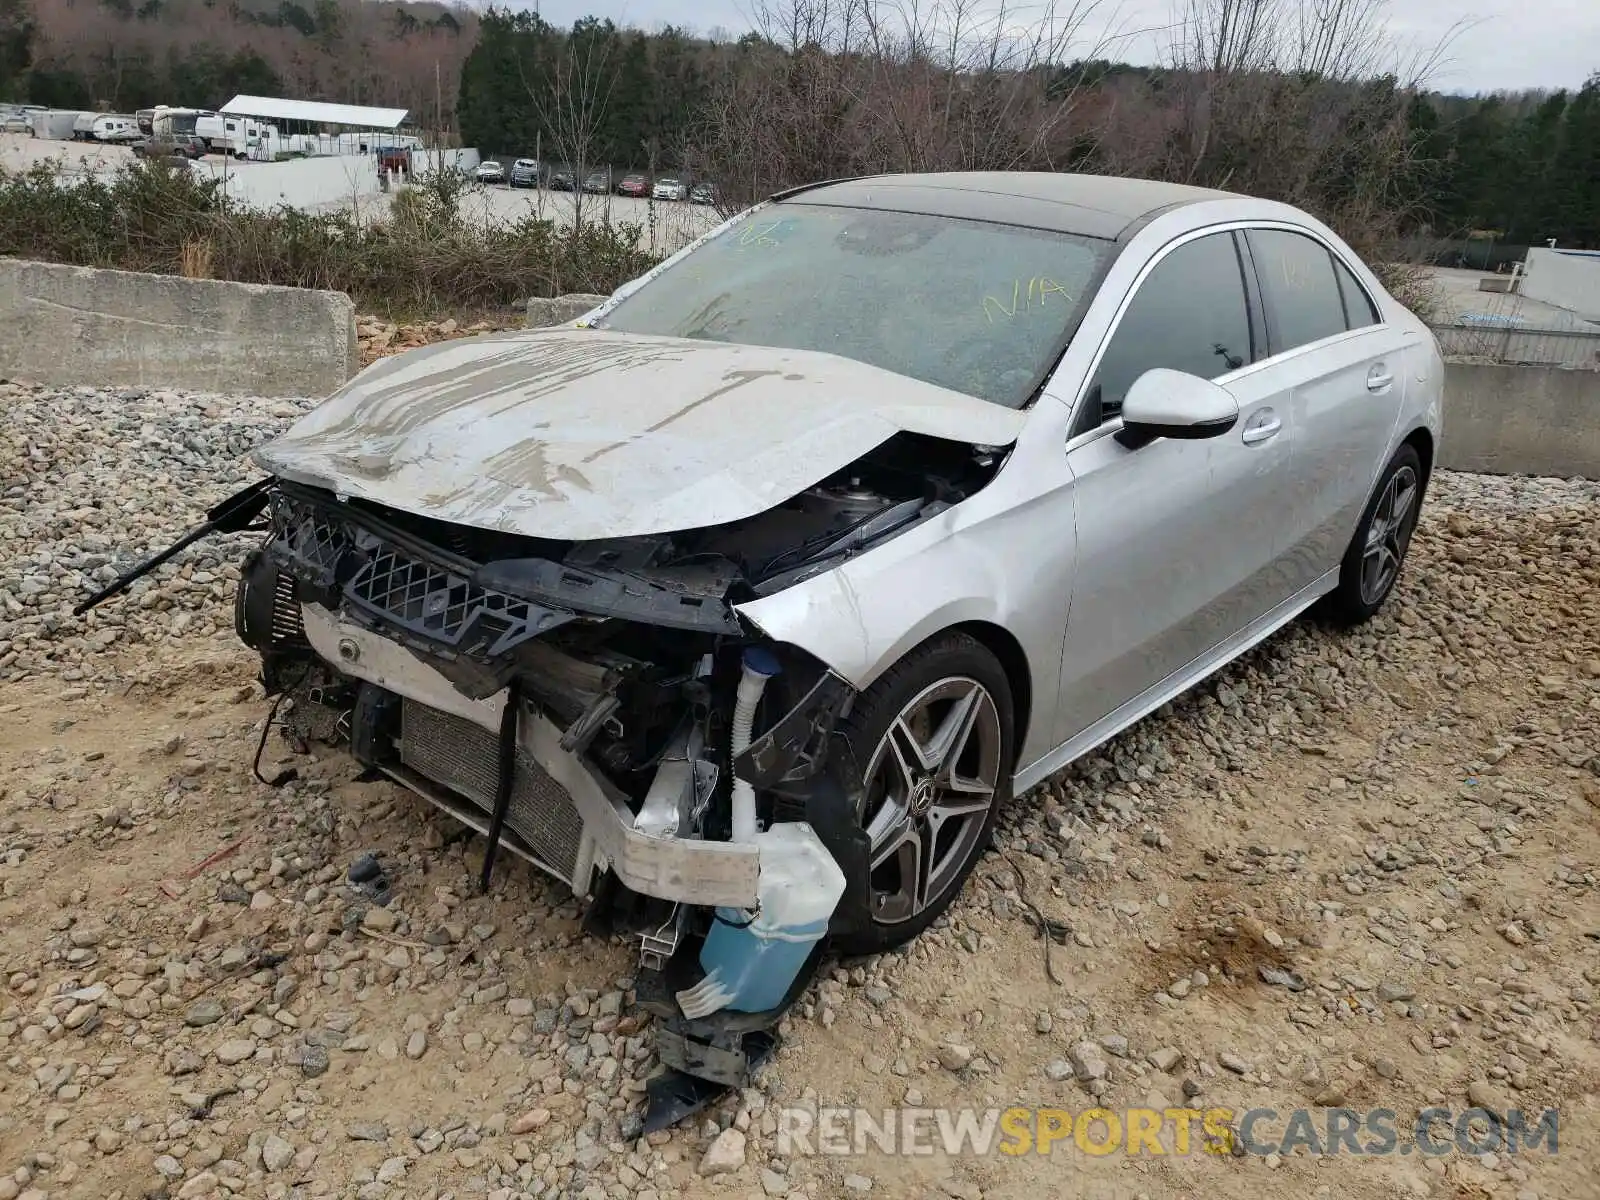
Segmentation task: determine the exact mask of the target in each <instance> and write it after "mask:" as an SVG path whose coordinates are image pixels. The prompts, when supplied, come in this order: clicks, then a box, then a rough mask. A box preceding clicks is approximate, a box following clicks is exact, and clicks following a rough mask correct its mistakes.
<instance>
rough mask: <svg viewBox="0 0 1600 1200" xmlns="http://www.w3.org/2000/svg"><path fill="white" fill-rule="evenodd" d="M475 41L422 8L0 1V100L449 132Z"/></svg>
mask: <svg viewBox="0 0 1600 1200" xmlns="http://www.w3.org/2000/svg"><path fill="white" fill-rule="evenodd" d="M477 30H478V20H477V16H476V14H475V13H473V12H472V11H471V10H470V9H468V8H466V7H465V6H458V5H445V4H441V3H434V2H432V0H417V2H413V0H406V2H405V3H373V2H371V0H0V100H9V101H13V102H24V103H32V104H47V105H50V106H52V107H58V108H82V109H94V108H101V107H103V108H105V109H107V110H109V111H113V112H132V111H134V110H135V109H139V108H146V107H150V106H152V105H155V104H176V105H187V106H191V107H196V108H216V107H218V106H219V105H221V104H224V103H226V102H227V100H228V99H230V98H231V97H233V96H235V95H237V94H239V93H241V92H243V93H246V94H252V95H269V96H291V97H296V98H301V99H316V100H329V101H334V102H338V103H348V104H372V105H380V106H392V107H400V108H407V109H410V110H411V114H412V117H413V118H414V119H415V120H416V121H417V122H418V123H419V124H423V125H425V126H427V127H428V128H430V129H433V128H441V129H449V128H453V127H454V125H455V116H454V111H453V110H454V105H455V98H456V94H457V91H458V90H459V81H460V75H461V63H462V62H463V61H464V60H465V58H466V56H467V54H468V53H469V52H470V51H471V50H472V48H473V46H474V45H475V44H476V41H477Z"/></svg>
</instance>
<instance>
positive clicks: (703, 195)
mask: <svg viewBox="0 0 1600 1200" xmlns="http://www.w3.org/2000/svg"><path fill="white" fill-rule="evenodd" d="M718 199H719V197H718V195H717V185H716V184H714V183H705V182H701V183H697V184H695V185H694V186H693V187H692V188H690V189H689V203H691V204H715V203H716V202H717V200H718Z"/></svg>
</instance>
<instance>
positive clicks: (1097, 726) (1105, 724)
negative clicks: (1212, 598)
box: [1011, 569, 1339, 796]
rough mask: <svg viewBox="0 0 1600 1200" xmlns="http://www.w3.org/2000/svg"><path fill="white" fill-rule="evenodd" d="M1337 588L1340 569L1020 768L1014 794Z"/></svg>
mask: <svg viewBox="0 0 1600 1200" xmlns="http://www.w3.org/2000/svg"><path fill="white" fill-rule="evenodd" d="M1338 585H1339V572H1338V570H1337V569H1335V570H1332V571H1329V572H1327V573H1326V574H1325V575H1322V576H1320V577H1318V578H1317V579H1316V580H1315V581H1314V582H1313V583H1310V584H1308V585H1307V586H1306V587H1304V588H1302V589H1300V591H1298V592H1296V593H1295V594H1294V595H1293V596H1290V597H1289V599H1287V600H1285V601H1284V602H1283V603H1282V604H1280V605H1278V607H1277V608H1275V609H1273V610H1272V611H1271V612H1268V613H1265V614H1264V615H1262V616H1260V617H1258V618H1257V619H1256V620H1254V621H1252V622H1251V623H1250V624H1249V625H1246V626H1245V627H1244V628H1243V629H1241V630H1240V631H1239V632H1238V633H1237V634H1236V635H1235V636H1233V637H1231V638H1229V639H1228V640H1226V641H1224V642H1219V643H1218V644H1217V645H1216V646H1214V647H1213V648H1212V649H1210V650H1208V651H1206V652H1205V653H1204V654H1202V655H1201V656H1200V657H1199V658H1197V659H1195V660H1194V661H1193V662H1190V663H1189V664H1188V665H1186V666H1184V667H1183V668H1182V669H1181V670H1178V671H1176V672H1174V673H1173V674H1171V675H1169V676H1168V677H1167V678H1166V679H1163V680H1162V681H1161V682H1160V683H1157V684H1154V685H1153V686H1151V687H1149V688H1146V689H1145V690H1144V691H1143V692H1141V693H1139V695H1137V696H1135V697H1134V698H1133V699H1132V700H1129V701H1128V702H1127V703H1126V704H1124V705H1122V706H1121V707H1119V708H1116V709H1114V710H1112V711H1111V712H1109V713H1107V714H1106V715H1105V716H1104V717H1101V718H1100V720H1098V721H1096V722H1095V723H1094V724H1093V725H1091V726H1089V728H1087V729H1085V730H1084V731H1083V732H1082V733H1080V734H1078V735H1077V736H1076V737H1073V738H1071V739H1069V740H1068V741H1065V742H1063V743H1061V745H1059V746H1057V747H1056V748H1055V749H1054V750H1051V751H1050V752H1049V753H1047V754H1045V755H1043V756H1041V757H1040V758H1038V759H1036V760H1034V762H1032V763H1030V764H1029V765H1028V766H1026V767H1023V768H1021V769H1020V770H1019V771H1017V773H1016V776H1015V777H1014V779H1013V782H1012V785H1011V787H1012V793H1011V794H1012V795H1014V796H1020V795H1021V794H1022V793H1023V792H1025V791H1027V790H1028V789H1029V788H1031V787H1033V786H1034V785H1035V784H1037V783H1039V782H1041V781H1042V780H1044V779H1047V778H1048V777H1049V776H1051V775H1054V774H1055V773H1056V772H1057V771H1059V770H1061V768H1062V767H1065V766H1066V765H1067V764H1068V763H1070V762H1072V760H1073V759H1076V758H1082V757H1083V756H1084V755H1085V754H1087V753H1089V751H1091V750H1093V749H1094V748H1095V747H1096V746H1099V745H1101V744H1102V743H1104V742H1108V741H1110V740H1111V739H1112V738H1114V737H1116V736H1117V734H1119V733H1121V732H1122V731H1123V730H1124V729H1126V728H1128V726H1130V725H1132V724H1133V723H1134V722H1135V721H1139V720H1142V719H1143V718H1145V717H1147V716H1149V715H1150V714H1151V713H1153V712H1155V710H1156V709H1158V708H1160V707H1161V706H1162V705H1163V704H1165V703H1167V701H1169V700H1172V699H1174V698H1176V697H1178V696H1181V695H1182V694H1183V693H1184V692H1186V691H1188V690H1189V689H1190V688H1192V687H1193V686H1194V685H1195V684H1197V683H1199V682H1200V681H1201V680H1203V679H1205V678H1206V677H1207V676H1209V675H1211V674H1213V673H1214V672H1216V671H1218V670H1220V669H1221V668H1222V667H1225V666H1227V664H1228V663H1230V662H1232V661H1233V660H1234V659H1236V658H1238V657H1239V656H1240V655H1241V654H1243V653H1244V652H1245V651H1246V650H1249V649H1250V648H1251V647H1253V646H1256V645H1259V644H1260V643H1261V642H1264V641H1266V640H1267V638H1269V637H1271V636H1272V635H1273V634H1274V633H1276V632H1277V631H1278V630H1280V629H1282V628H1283V627H1284V626H1285V625H1287V624H1288V623H1289V622H1290V621H1292V620H1294V619H1295V618H1296V617H1298V616H1299V615H1300V614H1301V613H1303V612H1304V611H1305V610H1306V609H1308V608H1310V607H1311V606H1312V605H1313V604H1315V603H1316V602H1317V601H1318V600H1320V599H1321V598H1322V597H1323V596H1325V595H1327V594H1328V593H1329V592H1331V591H1333V589H1334V588H1336V587H1337V586H1338Z"/></svg>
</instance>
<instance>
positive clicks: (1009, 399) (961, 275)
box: [600, 203, 1111, 408]
mask: <svg viewBox="0 0 1600 1200" xmlns="http://www.w3.org/2000/svg"><path fill="white" fill-rule="evenodd" d="M1110 249H1111V244H1110V243H1109V242H1104V241H1100V240H1098V239H1094V238H1085V237H1079V236H1076V235H1073V234H1065V233H1056V232H1052V231H1049V230H1039V229H1025V228H1021V227H1018V226H1012V225H996V224H992V223H989V222H985V221H970V220H965V219H960V218H954V217H935V216H925V215H920V214H914V213H900V212H878V211H863V210H859V209H847V208H833V207H823V206H818V205H804V204H795V203H787V204H782V205H775V206H773V207H770V208H768V209H765V210H763V211H761V212H758V213H754V214H752V215H751V216H750V217H749V219H747V220H745V221H742V222H740V223H739V224H737V225H735V226H733V227H732V228H730V229H728V230H727V231H725V232H724V233H722V234H720V235H719V236H717V237H715V238H713V239H711V240H710V241H708V242H706V243H705V244H704V245H703V246H701V247H700V248H699V249H697V250H696V251H694V252H693V253H692V254H690V255H688V256H686V257H685V258H684V259H683V261H682V262H680V263H678V264H677V265H675V266H673V267H671V268H669V269H668V270H666V271H664V272H662V273H661V274H660V275H658V276H657V277H656V278H654V279H652V280H651V281H650V282H649V283H647V284H645V285H644V286H643V287H642V288H640V289H639V291H637V292H636V293H634V294H633V295H632V296H630V297H628V299H626V300H624V301H623V302H622V303H621V304H619V305H618V306H617V308H616V309H615V310H614V311H613V312H612V313H611V314H610V315H609V317H608V318H607V319H606V320H605V321H603V322H601V323H600V325H601V326H602V327H603V328H605V329H609V330H616V331H619V332H626V333H644V334H658V335H663V336H671V337H686V338H702V339H706V340H710V341H719V342H735V343H739V344H741V345H754V346H781V347H785V348H788V349H794V350H817V351H825V352H827V353H829V354H838V355H842V356H843V357H845V358H852V359H855V360H857V361H859V362H864V363H869V364H871V365H872V366H876V367H883V368H885V369H886V370H890V371H895V372H897V373H899V374H901V375H908V376H910V377H912V378H914V379H921V380H925V381H926V382H928V383H933V384H938V385H939V386H941V387H946V388H951V389H953V390H955V391H958V392H965V393H967V394H968V395H972V396H978V397H980V398H982V399H984V400H990V401H993V402H995V403H997V404H1004V405H1007V406H1009V407H1013V408H1015V407H1019V406H1021V405H1022V404H1024V403H1026V402H1027V400H1028V399H1029V397H1030V395H1031V393H1032V391H1033V389H1034V387H1035V386H1036V385H1037V383H1038V381H1039V379H1040V377H1041V376H1042V375H1043V374H1044V372H1045V371H1046V370H1047V369H1048V367H1049V366H1050V365H1051V363H1053V362H1054V360H1055V358H1056V356H1057V354H1059V352H1060V350H1061V347H1062V342H1063V335H1064V334H1065V333H1066V331H1067V329H1068V328H1069V326H1070V324H1071V323H1072V321H1073V320H1074V319H1075V318H1076V317H1077V315H1078V312H1079V310H1080V307H1081V305H1082V304H1083V303H1084V301H1085V299H1086V292H1087V290H1088V288H1089V282H1090V280H1091V279H1092V278H1093V276H1094V272H1095V269H1096V267H1097V266H1098V265H1099V263H1100V261H1101V259H1102V258H1103V257H1104V256H1105V255H1107V254H1108V253H1109V252H1110Z"/></svg>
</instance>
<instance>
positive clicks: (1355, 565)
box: [1327, 445, 1427, 626]
mask: <svg viewBox="0 0 1600 1200" xmlns="http://www.w3.org/2000/svg"><path fill="white" fill-rule="evenodd" d="M1426 483H1427V480H1426V477H1425V476H1424V474H1423V470H1422V458H1421V456H1419V455H1418V454H1417V451H1416V448H1415V447H1413V446H1410V445H1405V446H1401V447H1400V449H1398V450H1396V451H1395V454H1394V457H1393V458H1391V459H1390V460H1389V464H1388V466H1386V467H1384V469H1383V474H1382V475H1380V476H1379V477H1378V484H1377V486H1376V487H1375V488H1373V490H1372V496H1371V498H1370V499H1368V501H1367V507H1366V509H1365V511H1363V512H1362V514H1361V523H1360V524H1359V525H1357V526H1356V532H1355V536H1354V537H1353V538H1351V539H1350V546H1349V548H1348V549H1347V550H1345V553H1344V560H1343V561H1342V562H1341V563H1340V564H1339V585H1338V587H1337V588H1335V589H1334V591H1333V592H1331V593H1330V594H1329V596H1328V600H1327V612H1328V614H1329V615H1330V616H1331V617H1332V618H1333V619H1334V620H1335V621H1337V622H1338V623H1339V624H1341V625H1347V626H1353V625H1360V624H1361V623H1363V622H1364V621H1367V620H1369V619H1370V618H1371V617H1372V616H1373V615H1374V614H1375V613H1377V611H1378V610H1379V609H1381V608H1382V607H1383V605H1384V601H1386V600H1387V599H1388V598H1389V596H1390V594H1391V593H1392V592H1393V591H1394V586H1395V584H1396V583H1397V582H1398V581H1399V579H1400V572H1401V570H1402V568H1403V567H1404V566H1405V558H1406V551H1407V550H1408V549H1409V548H1410V546H1411V535H1412V534H1413V533H1415V532H1416V528H1417V518H1418V516H1419V515H1420V514H1421V511H1422V494H1423V489H1424V487H1425V485H1426Z"/></svg>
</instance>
